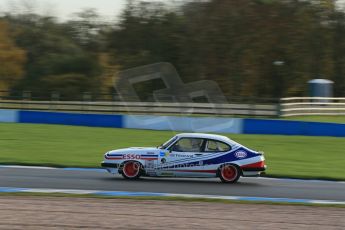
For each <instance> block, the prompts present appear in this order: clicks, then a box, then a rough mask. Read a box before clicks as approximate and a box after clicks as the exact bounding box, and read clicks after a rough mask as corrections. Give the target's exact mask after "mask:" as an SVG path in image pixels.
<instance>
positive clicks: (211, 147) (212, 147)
mask: <svg viewBox="0 0 345 230" xmlns="http://www.w3.org/2000/svg"><path fill="white" fill-rule="evenodd" d="M229 150H231V147H230V146H229V145H227V144H225V143H223V142H220V141H214V140H208V141H207V143H206V146H205V152H227V151H229Z"/></svg>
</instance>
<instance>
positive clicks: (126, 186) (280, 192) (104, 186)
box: [0, 166, 345, 201]
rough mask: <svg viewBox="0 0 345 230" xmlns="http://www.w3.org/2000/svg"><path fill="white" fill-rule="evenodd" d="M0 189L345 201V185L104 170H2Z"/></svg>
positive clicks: (322, 182)
mask: <svg viewBox="0 0 345 230" xmlns="http://www.w3.org/2000/svg"><path fill="white" fill-rule="evenodd" d="M0 187H17V188H49V189H82V190H107V191H129V192H157V193H177V194H179V193H181V194H201V195H222V196H250V197H272V198H292V199H316V200H334V201H345V182H330V181H317V180H311V181H309V180H293V179H274V178H241V179H240V181H239V183H237V184H223V183H220V182H219V179H181V178H142V179H140V180H136V181H128V180H125V179H123V178H122V177H121V176H113V175H111V174H108V173H107V172H105V171H103V170H77V169H52V168H47V169H44V168H29V167H28V168H26V167H23V168H21V167H19V168H18V167H13V168H11V167H10V168H8V167H2V166H0Z"/></svg>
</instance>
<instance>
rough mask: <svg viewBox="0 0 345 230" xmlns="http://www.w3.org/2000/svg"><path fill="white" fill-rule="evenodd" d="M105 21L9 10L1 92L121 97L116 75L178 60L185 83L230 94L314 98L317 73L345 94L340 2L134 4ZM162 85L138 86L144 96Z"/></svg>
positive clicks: (1, 26) (344, 23)
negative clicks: (208, 83) (209, 83)
mask: <svg viewBox="0 0 345 230" xmlns="http://www.w3.org/2000/svg"><path fill="white" fill-rule="evenodd" d="M100 19H101V17H100V15H98V14H97V12H96V11H94V10H92V9H88V10H84V11H82V12H79V13H78V14H77V17H75V18H74V19H73V20H69V21H65V22H61V21H58V20H57V19H56V18H54V17H51V16H48V15H47V16H42V15H38V14H34V13H25V14H15V13H13V14H11V13H7V14H5V15H4V16H2V17H1V18H0V91H9V94H11V92H18V91H32V92H36V94H37V95H38V96H40V95H45V94H48V93H50V92H52V91H57V92H60V93H61V97H63V98H66V99H68V98H71V99H77V98H78V97H80V95H81V94H82V93H83V92H91V93H94V94H97V93H100V92H106V93H113V92H114V88H113V81H112V77H113V76H116V72H118V71H121V70H125V69H128V68H133V67H136V66H141V65H146V64H151V63H156V62H170V63H172V64H173V65H174V66H175V67H176V69H177V71H178V73H179V75H180V76H181V78H182V80H183V81H184V82H193V81H198V80H205V79H207V80H214V81H216V82H217V83H218V84H219V86H220V87H221V89H222V91H223V92H224V94H225V95H226V96H228V97H229V98H231V97H261V98H262V97H268V98H279V97H286V96H307V95H308V85H307V81H308V80H310V79H313V78H326V79H330V80H333V81H334V82H335V84H334V95H335V96H345V13H344V12H343V11H342V10H340V9H338V8H337V6H336V5H335V1H333V0H319V1H302V0H241V1H238V0H209V1H186V2H184V3H183V4H179V5H173V6H172V5H166V4H164V3H163V2H161V3H159V2H158V3H157V2H141V1H136V0H130V1H128V4H127V6H126V8H125V9H124V10H123V12H122V14H121V15H120V17H119V19H118V20H117V21H114V22H105V21H102V20H100ZM162 87H164V85H163V84H162V82H159V81H152V82H150V83H149V84H144V85H142V86H139V87H138V89H139V91H140V92H142V93H144V95H146V96H145V97H144V100H145V99H148V98H149V97H150V96H149V95H150V93H151V91H152V90H154V89H160V88H162Z"/></svg>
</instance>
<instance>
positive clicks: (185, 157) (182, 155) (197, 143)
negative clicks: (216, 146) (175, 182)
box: [158, 137, 205, 177]
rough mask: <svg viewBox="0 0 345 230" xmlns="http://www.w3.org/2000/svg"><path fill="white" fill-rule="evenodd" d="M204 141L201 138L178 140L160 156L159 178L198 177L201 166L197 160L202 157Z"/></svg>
mask: <svg viewBox="0 0 345 230" xmlns="http://www.w3.org/2000/svg"><path fill="white" fill-rule="evenodd" d="M204 143H205V140H204V139H202V138H187V137H183V138H180V139H178V140H177V141H176V142H175V143H174V144H172V145H171V146H170V147H169V148H168V149H167V150H166V151H165V152H163V153H161V154H160V157H159V162H160V170H159V173H158V174H159V175H161V176H191V177H193V176H198V175H197V174H199V173H200V170H202V168H203V166H202V165H200V164H199V161H198V160H197V159H198V158H200V157H201V156H202V154H203V153H202V151H203V146H204Z"/></svg>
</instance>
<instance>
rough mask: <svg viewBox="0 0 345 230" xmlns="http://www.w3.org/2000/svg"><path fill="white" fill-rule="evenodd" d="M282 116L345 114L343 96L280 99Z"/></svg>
mask: <svg viewBox="0 0 345 230" xmlns="http://www.w3.org/2000/svg"><path fill="white" fill-rule="evenodd" d="M280 106H281V108H280V112H281V114H280V115H281V116H284V117H288V116H305V115H345V98H342V97H289V98H282V99H281V100H280Z"/></svg>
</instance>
